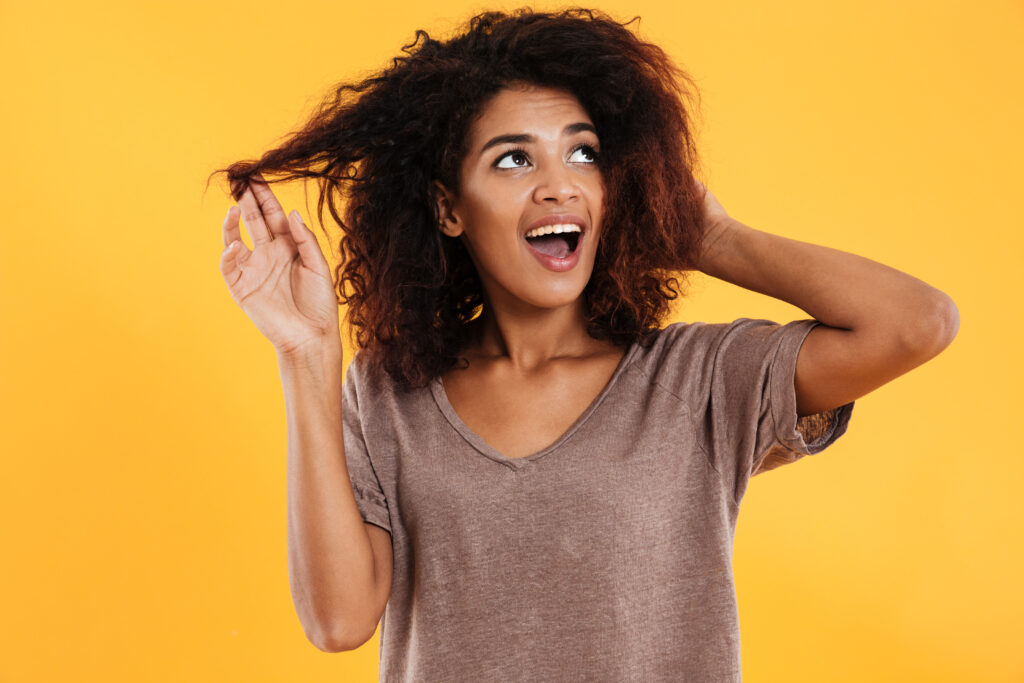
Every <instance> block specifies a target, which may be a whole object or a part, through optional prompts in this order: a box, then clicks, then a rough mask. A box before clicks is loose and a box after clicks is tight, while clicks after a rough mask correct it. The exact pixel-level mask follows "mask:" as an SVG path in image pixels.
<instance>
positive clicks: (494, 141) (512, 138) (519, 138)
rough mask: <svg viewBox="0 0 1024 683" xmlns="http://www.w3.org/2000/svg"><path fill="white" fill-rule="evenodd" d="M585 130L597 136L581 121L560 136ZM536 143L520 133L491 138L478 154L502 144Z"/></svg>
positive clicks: (566, 129) (533, 139) (571, 125)
mask: <svg viewBox="0 0 1024 683" xmlns="http://www.w3.org/2000/svg"><path fill="white" fill-rule="evenodd" d="M585 130H588V131H590V132H591V133H593V134H594V135H597V129H596V128H594V127H593V126H592V125H590V124H589V123H584V122H582V121H580V122H579V123H570V124H569V125H568V126H566V127H565V128H564V129H563V130H562V135H563V136H565V135H575V134H576V133H580V132H582V131H585ZM536 141H537V138H535V137H534V136H532V135H526V134H525V133H520V134H518V135H498V136H496V137H493V138H491V139H490V140H488V141H487V143H486V144H485V145H484V146H483V147H481V148H480V154H483V153H484V152H486V151H487V150H488V149H490V148H491V147H494V146H495V145H500V144H501V143H503V142H512V143H520V142H536Z"/></svg>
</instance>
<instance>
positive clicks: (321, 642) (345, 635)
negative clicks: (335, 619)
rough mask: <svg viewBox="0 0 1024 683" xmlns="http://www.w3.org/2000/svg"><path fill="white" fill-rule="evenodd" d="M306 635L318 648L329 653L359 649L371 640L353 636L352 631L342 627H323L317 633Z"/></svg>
mask: <svg viewBox="0 0 1024 683" xmlns="http://www.w3.org/2000/svg"><path fill="white" fill-rule="evenodd" d="M306 637H307V638H308V639H309V642H311V643H313V645H315V646H316V648H317V649H318V650H320V651H321V652H329V653H335V652H348V651H350V650H358V649H359V648H360V647H362V646H363V645H364V644H365V643H366V641H367V640H369V638H362V637H360V636H353V634H352V633H351V632H349V631H347V630H344V629H340V628H337V629H333V630H331V629H322V630H320V631H318V632H317V633H307V634H306Z"/></svg>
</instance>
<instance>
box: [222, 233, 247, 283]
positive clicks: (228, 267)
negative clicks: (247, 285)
mask: <svg viewBox="0 0 1024 683" xmlns="http://www.w3.org/2000/svg"><path fill="white" fill-rule="evenodd" d="M249 253H250V252H249V249H248V248H247V247H246V246H245V245H244V244H243V243H242V240H233V241H232V242H231V243H229V244H228V246H226V247H225V248H224V251H222V252H221V253H220V272H221V274H222V275H223V276H224V281H225V282H226V283H228V285H234V284H235V282H237V281H238V278H240V277H242V268H241V266H242V264H243V263H245V261H246V259H248V258H249Z"/></svg>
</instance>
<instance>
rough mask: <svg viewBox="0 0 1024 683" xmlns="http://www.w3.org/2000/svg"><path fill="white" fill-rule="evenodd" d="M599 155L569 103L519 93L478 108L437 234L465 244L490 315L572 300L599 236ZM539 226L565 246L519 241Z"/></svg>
mask: <svg viewBox="0 0 1024 683" xmlns="http://www.w3.org/2000/svg"><path fill="white" fill-rule="evenodd" d="M512 137H514V138H516V139H515V140H512V139H508V138H512ZM599 149H600V148H599V140H598V137H597V133H596V131H595V130H594V124H593V122H592V121H591V120H590V117H589V116H587V113H586V111H585V110H584V109H583V107H582V106H581V105H580V103H579V101H578V100H577V99H576V98H575V97H574V96H573V95H572V94H570V93H567V92H564V91H561V90H553V89H549V88H544V87H540V86H526V85H517V86H515V87H509V88H507V89H504V90H502V91H500V92H499V93H498V94H497V95H495V97H494V98H493V99H491V100H490V101H489V102H488V103H487V104H486V105H485V106H484V108H483V110H482V111H481V113H480V115H479V117H478V118H477V119H476V120H475V121H474V123H473V124H472V125H471V128H470V132H469V147H468V152H467V154H466V158H465V159H463V161H462V165H461V170H460V173H461V180H462V192H461V196H460V197H458V198H455V197H454V196H453V195H452V194H451V193H450V192H448V191H446V190H445V189H444V188H443V186H441V185H440V184H439V183H438V184H437V188H438V190H439V198H438V208H439V211H440V216H441V219H442V226H443V228H442V229H443V230H444V232H445V234H447V235H449V236H451V237H458V238H459V239H462V240H463V242H464V244H465V245H466V248H467V250H468V251H469V254H470V257H471V258H472V259H473V262H474V264H475V265H476V269H477V272H478V273H479V274H480V279H481V281H482V282H483V285H484V288H485V290H486V292H487V296H488V300H489V301H490V302H491V303H492V305H495V306H500V307H502V308H508V307H512V308H513V309H517V310H521V309H523V307H524V305H525V307H526V308H531V307H532V308H555V307H559V306H566V305H570V304H574V303H575V302H576V301H577V299H578V298H579V297H580V295H581V294H582V292H583V289H584V287H586V284H587V282H588V281H589V280H590V274H591V272H592V271H593V268H594V256H595V254H596V250H597V244H598V239H599V237H600V232H601V206H602V199H603V196H604V186H603V184H602V178H601V173H600V171H599V170H598V168H597V164H596V152H597V151H598V150H599ZM544 219H549V222H553V223H554V224H555V225H556V226H557V225H561V226H563V227H562V228H558V230H563V231H564V232H562V234H563V235H565V236H564V237H558V236H556V234H554V233H553V234H551V235H550V236H547V237H540V238H532V239H531V240H529V241H527V238H526V234H527V233H528V232H530V231H531V228H533V227H534V224H535V223H536V222H537V221H538V220H544ZM567 225H568V226H569V227H565V226H567ZM548 227H549V228H550V227H552V226H548ZM577 230H578V231H577Z"/></svg>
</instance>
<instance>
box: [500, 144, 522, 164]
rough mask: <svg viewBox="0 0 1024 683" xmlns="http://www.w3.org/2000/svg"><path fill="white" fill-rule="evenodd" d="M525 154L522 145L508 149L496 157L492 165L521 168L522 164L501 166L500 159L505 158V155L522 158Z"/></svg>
mask: <svg viewBox="0 0 1024 683" xmlns="http://www.w3.org/2000/svg"><path fill="white" fill-rule="evenodd" d="M525 156H526V150H525V149H523V148H522V147H516V148H515V149H510V150H509V151H507V152H505V153H504V154H502V155H501V156H500V157H498V159H497V160H496V161H495V162H494V167H495V168H522V166H519V165H513V166H502V165H501V161H502V160H503V159H505V158H506V157H509V158H513V159H514V158H516V157H519V158H524V157H525ZM514 163H515V162H513V164H514Z"/></svg>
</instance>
